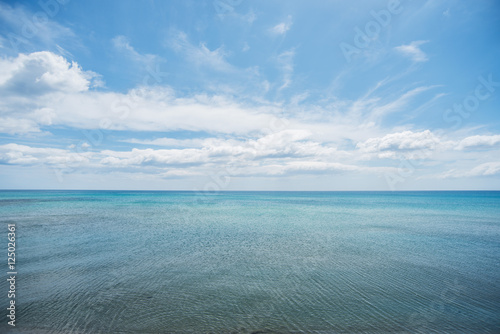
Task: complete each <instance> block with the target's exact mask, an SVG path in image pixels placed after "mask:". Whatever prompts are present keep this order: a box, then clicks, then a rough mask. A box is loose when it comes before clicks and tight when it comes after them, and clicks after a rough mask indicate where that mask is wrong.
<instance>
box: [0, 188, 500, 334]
mask: <svg viewBox="0 0 500 334" xmlns="http://www.w3.org/2000/svg"><path fill="white" fill-rule="evenodd" d="M0 221H1V230H0V231H3V232H1V233H0V237H1V238H0V242H1V243H2V247H3V249H4V259H5V260H3V261H2V263H3V269H2V270H1V271H0V273H2V272H3V274H2V275H3V276H4V277H7V274H6V272H7V271H8V269H7V256H6V253H7V224H9V223H10V224H12V223H15V224H16V238H17V240H16V256H17V263H16V264H17V268H16V269H17V272H18V275H17V281H16V305H17V308H16V311H17V313H16V317H17V318H16V324H17V325H16V328H15V330H12V329H11V328H10V326H8V325H7V320H8V319H7V318H6V317H5V315H6V314H7V310H6V309H5V308H6V307H7V305H8V304H7V303H8V299H7V291H8V286H7V282H6V280H5V279H2V280H1V281H0V295H1V296H2V298H1V302H2V305H3V306H2V308H3V310H4V311H3V314H4V315H3V316H2V318H3V320H2V321H1V324H0V332H9V331H12V333H14V332H15V333H209V332H212V333H419V332H420V333H499V332H500V192H220V193H212V194H201V195H200V194H197V193H194V192H120V191H0Z"/></svg>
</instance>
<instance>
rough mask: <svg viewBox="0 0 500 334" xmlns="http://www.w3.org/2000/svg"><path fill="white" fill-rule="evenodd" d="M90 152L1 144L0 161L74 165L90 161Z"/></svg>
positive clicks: (22, 163)
mask: <svg viewBox="0 0 500 334" xmlns="http://www.w3.org/2000/svg"><path fill="white" fill-rule="evenodd" d="M90 158H91V153H89V152H71V151H69V150H64V149H58V148H39V147H30V146H26V145H18V144H5V145H0V162H1V163H6V164H12V165H34V164H39V165H51V166H74V165H80V164H82V163H88V162H89V161H90Z"/></svg>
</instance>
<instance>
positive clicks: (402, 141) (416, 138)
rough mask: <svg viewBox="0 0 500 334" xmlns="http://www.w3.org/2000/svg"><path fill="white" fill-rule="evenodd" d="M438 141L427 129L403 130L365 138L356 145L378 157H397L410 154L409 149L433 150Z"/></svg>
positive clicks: (364, 151) (362, 150)
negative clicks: (417, 130)
mask: <svg viewBox="0 0 500 334" xmlns="http://www.w3.org/2000/svg"><path fill="white" fill-rule="evenodd" d="M439 143H440V139H439V138H438V137H436V136H435V135H434V134H433V133H432V132H431V131H429V130H425V131H421V132H412V131H403V132H397V133H391V134H388V135H385V136H383V137H377V138H370V139H367V140H366V141H364V142H360V143H358V144H357V145H356V147H357V148H358V149H359V150H360V151H361V152H363V153H372V154H373V153H374V154H376V156H377V157H379V158H397V157H400V156H403V155H404V154H405V153H408V152H409V153H410V154H411V151H416V150H422V151H431V150H434V149H435V148H436V147H437V146H438V145H439ZM405 156H407V155H405ZM409 156H412V155H409Z"/></svg>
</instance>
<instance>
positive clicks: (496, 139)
mask: <svg viewBox="0 0 500 334" xmlns="http://www.w3.org/2000/svg"><path fill="white" fill-rule="evenodd" d="M499 143H500V135H493V136H471V137H467V138H464V139H462V140H461V141H460V142H459V143H458V145H457V149H458V150H463V149H469V148H477V147H485V146H486V147H487V146H494V145H497V144H499Z"/></svg>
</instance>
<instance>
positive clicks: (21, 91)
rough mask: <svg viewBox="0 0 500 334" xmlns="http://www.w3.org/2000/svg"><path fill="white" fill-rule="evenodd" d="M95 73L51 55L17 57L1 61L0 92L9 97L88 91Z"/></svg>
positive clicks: (39, 54)
mask: <svg viewBox="0 0 500 334" xmlns="http://www.w3.org/2000/svg"><path fill="white" fill-rule="evenodd" d="M95 77H96V74H95V73H93V72H89V71H83V70H82V69H81V68H80V66H79V65H78V64H77V63H75V62H73V63H69V62H68V61H67V60H66V59H64V58H63V57H61V56H58V55H56V54H54V53H52V52H47V51H43V52H34V53H31V54H19V55H18V56H17V57H14V58H5V59H0V92H3V93H4V94H11V95H22V96H32V95H42V94H46V93H51V92H65V93H74V92H82V91H86V90H88V89H89V87H90V86H91V83H92V79H94V78H95Z"/></svg>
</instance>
